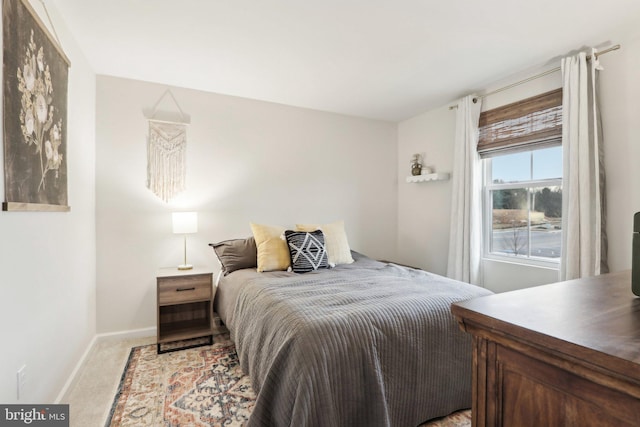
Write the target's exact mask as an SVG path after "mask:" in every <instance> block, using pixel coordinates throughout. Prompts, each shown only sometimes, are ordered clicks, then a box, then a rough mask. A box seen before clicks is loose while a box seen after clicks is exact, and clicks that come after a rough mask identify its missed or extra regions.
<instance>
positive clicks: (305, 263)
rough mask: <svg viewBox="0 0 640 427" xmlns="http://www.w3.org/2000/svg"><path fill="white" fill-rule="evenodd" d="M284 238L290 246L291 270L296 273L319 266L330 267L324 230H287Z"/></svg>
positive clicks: (315, 268)
mask: <svg viewBox="0 0 640 427" xmlns="http://www.w3.org/2000/svg"><path fill="white" fill-rule="evenodd" d="M284 238H285V240H286V241H287V246H288V247H289V254H290V255H291V270H292V271H293V272H294V273H307V272H309V271H314V270H317V269H319V268H329V261H328V258H327V248H326V246H325V243H324V234H322V231H320V230H316V231H312V232H305V231H292V230H286V231H285V232H284Z"/></svg>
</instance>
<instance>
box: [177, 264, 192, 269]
mask: <svg viewBox="0 0 640 427" xmlns="http://www.w3.org/2000/svg"><path fill="white" fill-rule="evenodd" d="M192 268H193V265H191V264H180V265H179V266H178V270H191V269H192Z"/></svg>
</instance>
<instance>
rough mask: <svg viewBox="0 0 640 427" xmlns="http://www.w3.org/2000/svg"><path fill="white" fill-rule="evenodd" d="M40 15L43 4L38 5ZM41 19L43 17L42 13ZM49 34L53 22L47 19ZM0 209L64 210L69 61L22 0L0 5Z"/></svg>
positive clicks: (66, 201)
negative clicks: (0, 153) (0, 144)
mask: <svg viewBox="0 0 640 427" xmlns="http://www.w3.org/2000/svg"><path fill="white" fill-rule="evenodd" d="M43 6H44V8H45V11H46V6H45V5H44V3H43ZM47 17H49V14H48V12H47ZM49 22H50V23H51V28H52V29H53V33H54V35H55V28H54V26H53V22H51V19H49ZM2 26H3V33H2V39H3V56H4V73H3V89H4V90H3V93H4V101H3V116H4V117H3V119H4V131H3V141H4V171H5V181H4V182H5V202H4V203H3V205H2V209H3V210H5V211H58V212H60V211H63V212H64V211H69V210H70V208H69V206H68V195H67V88H68V79H69V67H70V65H71V64H70V62H69V58H67V56H66V55H65V53H64V51H63V50H62V47H61V46H60V42H59V40H57V35H56V37H55V38H54V37H53V36H52V35H51V34H50V33H49V31H48V30H47V28H46V26H45V25H44V23H43V22H42V21H41V20H40V18H39V17H38V15H37V14H36V12H35V11H34V10H33V8H32V7H31V5H30V4H29V2H28V1H27V0H17V1H4V2H2Z"/></svg>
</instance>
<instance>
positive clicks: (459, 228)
mask: <svg viewBox="0 0 640 427" xmlns="http://www.w3.org/2000/svg"><path fill="white" fill-rule="evenodd" d="M474 100H475V101H476V102H474ZM480 107H481V101H480V98H474V96H473V95H469V96H466V97H464V98H462V99H461V100H460V101H459V102H458V109H457V112H456V139H455V148H454V158H453V177H452V186H453V188H452V197H451V225H450V230H449V260H448V264H447V276H448V277H450V278H452V279H456V280H460V281H463V282H468V283H472V284H479V283H480V250H481V247H482V245H481V238H482V204H481V195H482V181H481V178H482V173H481V169H482V165H481V163H480V156H479V155H478V151H477V144H478V122H479V120H480Z"/></svg>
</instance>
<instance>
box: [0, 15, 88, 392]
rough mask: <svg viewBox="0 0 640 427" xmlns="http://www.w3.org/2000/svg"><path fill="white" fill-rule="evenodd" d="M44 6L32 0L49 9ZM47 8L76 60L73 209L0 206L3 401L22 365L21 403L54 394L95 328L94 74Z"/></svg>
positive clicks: (71, 105)
mask: <svg viewBox="0 0 640 427" xmlns="http://www.w3.org/2000/svg"><path fill="white" fill-rule="evenodd" d="M48 4H50V2H48ZM40 6H41V5H40V4H39V3H37V4H35V2H34V7H35V9H36V10H37V12H38V13H39V15H40V16H42V17H45V15H44V13H43V10H42V9H41V7H40ZM48 9H49V12H50V15H51V18H52V20H53V22H54V24H55V28H56V31H57V33H58V35H59V37H60V39H61V42H62V45H63V47H64V50H65V52H66V54H67V56H68V57H69V59H70V61H71V68H70V70H69V92H68V117H67V124H66V126H67V129H68V134H67V156H66V161H68V163H67V172H68V195H69V205H70V206H71V212H68V213H47V212H33V213H24V212H0V236H1V238H0V271H1V272H2V278H1V279H0V289H1V292H2V297H0V330H1V332H2V333H1V334H0V335H1V336H2V351H1V352H0V402H2V403H9V404H10V403H17V400H16V371H17V370H18V369H19V368H20V367H21V366H22V365H26V366H27V384H26V388H25V390H24V394H23V396H22V397H21V399H20V403H25V402H29V403H47V402H53V401H54V400H55V398H56V396H57V395H58V393H59V392H60V391H61V389H62V388H63V386H64V384H65V382H66V381H67V378H68V377H69V375H70V374H71V372H72V371H73V369H74V368H75V366H76V363H77V362H78V361H79V360H80V358H81V356H82V354H83V353H84V351H85V350H86V348H87V346H88V344H89V343H90V341H91V340H92V338H93V337H94V335H95V333H96V324H95V313H96V305H95V302H96V301H95V299H96V295H95V253H96V252H95V186H94V183H95V75H94V74H93V72H92V71H91V69H90V67H89V65H88V64H87V62H86V60H85V59H84V57H83V55H82V53H81V52H80V50H79V49H78V47H77V46H76V44H75V41H74V40H73V38H72V37H70V35H69V33H68V32H67V29H66V28H65V26H64V22H63V21H62V19H61V18H60V16H59V15H58V13H57V11H56V10H55V8H54V7H53V6H49V7H48ZM43 21H45V22H47V21H46V18H43ZM0 108H1V107H0ZM3 179H4V174H2V177H0V187H1V188H2V189H4V182H3ZM2 191H4V190H2ZM3 194H4V192H3Z"/></svg>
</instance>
